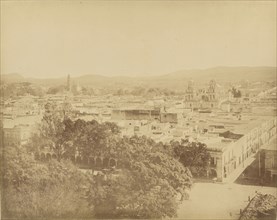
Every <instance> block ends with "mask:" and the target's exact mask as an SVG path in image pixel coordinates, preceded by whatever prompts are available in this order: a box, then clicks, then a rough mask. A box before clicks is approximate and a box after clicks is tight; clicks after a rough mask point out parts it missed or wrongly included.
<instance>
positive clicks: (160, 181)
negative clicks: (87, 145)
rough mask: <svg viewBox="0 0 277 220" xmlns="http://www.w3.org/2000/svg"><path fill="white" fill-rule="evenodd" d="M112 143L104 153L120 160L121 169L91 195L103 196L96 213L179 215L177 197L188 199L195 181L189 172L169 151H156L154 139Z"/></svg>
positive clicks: (133, 216)
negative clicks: (177, 212) (177, 213)
mask: <svg viewBox="0 0 277 220" xmlns="http://www.w3.org/2000/svg"><path fill="white" fill-rule="evenodd" d="M112 143H114V144H111V145H110V144H109V145H106V146H104V148H106V149H105V151H104V152H105V153H106V154H110V155H111V156H112V157H114V158H116V159H117V160H118V167H120V168H121V172H120V174H119V175H118V176H117V178H113V173H112V172H111V173H110V174H109V175H108V176H109V177H110V178H108V179H107V180H106V181H105V182H102V184H100V185H99V190H97V191H96V194H93V195H92V198H95V197H96V198H98V197H101V198H102V200H100V199H98V201H100V202H99V204H96V205H95V208H96V210H95V211H96V216H97V217H106V218H162V217H174V216H176V210H177V201H176V197H177V195H181V198H182V199H184V198H187V196H188V190H189V189H190V187H191V184H192V182H191V174H190V171H189V170H188V169H187V168H185V167H184V166H183V165H182V164H181V163H179V162H178V161H177V160H176V159H174V158H173V157H171V156H169V155H168V154H166V153H163V152H158V151H156V149H155V145H156V143H155V142H154V141H153V140H152V139H149V138H146V137H137V136H134V137H131V138H128V137H123V138H118V139H114V140H113V142H112ZM112 149H115V150H112ZM130 192H132V193H130ZM97 193H99V194H100V195H98V194H97ZM99 207H100V210H99ZM103 207H105V209H104V210H103Z"/></svg>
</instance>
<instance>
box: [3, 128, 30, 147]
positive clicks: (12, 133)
mask: <svg viewBox="0 0 277 220" xmlns="http://www.w3.org/2000/svg"><path fill="white" fill-rule="evenodd" d="M3 132H4V146H10V145H22V144H25V143H27V141H28V139H29V137H30V135H31V128H30V126H29V125H16V126H14V127H12V128H4V129H3Z"/></svg>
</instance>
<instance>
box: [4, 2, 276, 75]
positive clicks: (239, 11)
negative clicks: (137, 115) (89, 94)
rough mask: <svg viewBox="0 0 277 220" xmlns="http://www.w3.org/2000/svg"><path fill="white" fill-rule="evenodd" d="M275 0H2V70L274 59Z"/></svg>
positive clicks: (158, 67)
mask: <svg viewBox="0 0 277 220" xmlns="http://www.w3.org/2000/svg"><path fill="white" fill-rule="evenodd" d="M276 26H277V24H276V1H254V2H253V1H208V2H207V1H206V2H200V1H195V2H192V1H171V2H168V1H141V2H138V1H136V2H126V1H125V2H124V1H122V2H121V1H104V2H100V1H99V2H98V1H1V73H2V74H7V73H19V74H22V75H23V76H27V77H38V78H48V77H61V76H65V75H67V74H71V75H72V76H79V75H84V74H100V75H110V76H114V75H129V76H136V75H159V74H167V73H170V72H174V71H178V70H183V69H193V68H200V69H204V68H210V67H215V66H276Z"/></svg>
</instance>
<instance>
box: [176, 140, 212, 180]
mask: <svg viewBox="0 0 277 220" xmlns="http://www.w3.org/2000/svg"><path fill="white" fill-rule="evenodd" d="M171 147H172V150H173V155H174V157H175V158H177V159H178V160H179V161H180V162H181V163H182V164H183V165H184V166H185V167H188V168H189V169H190V171H191V172H192V174H193V176H201V175H205V174H206V171H207V169H208V167H209V161H210V154H209V152H208V150H207V147H206V145H205V144H203V143H200V142H189V141H188V140H182V141H181V142H179V141H172V142H171Z"/></svg>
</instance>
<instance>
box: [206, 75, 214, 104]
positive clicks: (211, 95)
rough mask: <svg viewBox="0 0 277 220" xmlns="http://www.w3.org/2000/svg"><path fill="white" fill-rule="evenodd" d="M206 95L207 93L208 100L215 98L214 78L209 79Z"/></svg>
mask: <svg viewBox="0 0 277 220" xmlns="http://www.w3.org/2000/svg"><path fill="white" fill-rule="evenodd" d="M207 95H208V98H209V101H215V100H216V82H215V81H214V80H211V81H210V84H209V88H208V91H207Z"/></svg>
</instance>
